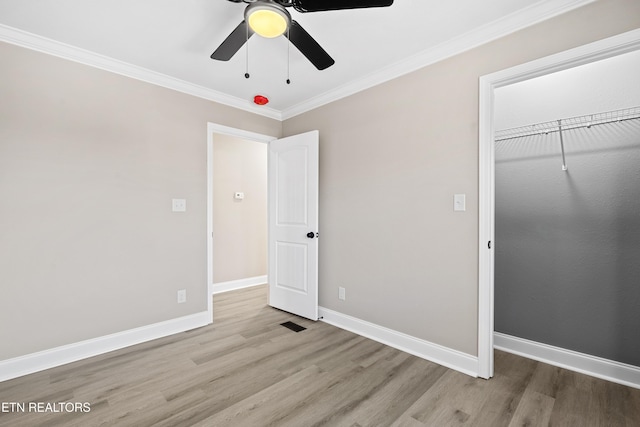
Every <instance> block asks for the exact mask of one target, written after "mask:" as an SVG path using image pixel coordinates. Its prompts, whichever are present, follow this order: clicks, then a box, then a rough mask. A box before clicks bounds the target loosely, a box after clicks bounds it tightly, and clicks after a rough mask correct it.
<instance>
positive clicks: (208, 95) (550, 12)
mask: <svg viewBox="0 0 640 427" xmlns="http://www.w3.org/2000/svg"><path fill="white" fill-rule="evenodd" d="M594 1H596V0H542V1H539V2H537V3H534V4H533V5H531V6H529V7H527V8H525V9H522V10H519V11H517V12H514V13H512V14H511V15H508V16H506V17H504V18H501V19H499V20H496V21H493V22H491V23H489V24H485V25H483V26H482V27H479V28H477V29H475V30H473V31H470V32H468V33H465V34H463V35H461V36H459V37H456V38H454V39H451V40H449V41H447V42H444V43H441V44H439V45H437V46H435V47H433V48H431V49H427V50H425V51H423V52H421V53H419V54H417V55H414V56H412V57H410V58H407V59H405V60H402V61H399V62H396V63H394V64H392V65H390V66H388V67H385V68H383V69H381V70H379V71H376V72H374V73H371V74H369V75H367V76H365V77H363V78H358V79H356V80H353V81H351V82H349V83H346V84H343V85H341V86H339V87H337V88H335V89H331V90H330V91H327V92H325V93H323V94H320V95H318V96H315V97H312V98H310V99H308V100H306V101H303V102H301V103H299V104H296V105H294V106H292V107H290V108H286V109H284V110H282V111H279V110H276V109H273V108H269V107H257V106H254V105H253V104H251V103H250V102H249V101H247V100H244V99H240V98H237V97H234V96H230V95H227V94H225V93H222V92H218V91H215V90H213V89H208V88H205V87H202V86H199V85H196V84H193V83H189V82H187V81H184V80H180V79H177V78H175V77H171V76H167V75H165V74H161V73H158V72H156V71H152V70H149V69H146V68H142V67H139V66H136V65H132V64H129V63H126V62H123V61H119V60H117V59H114V58H110V57H108V56H105V55H100V54H97V53H94V52H91V51H88V50H85V49H81V48H78V47H75V46H71V45H68V44H65V43H61V42H58V41H56V40H52V39H49V38H46V37H42V36H39V35H36V34H33V33H29V32H27V31H23V30H19V29H17V28H13V27H9V26H6V25H2V24H0V41H4V42H7V43H11V44H14V45H17V46H21V47H25V48H27V49H32V50H36V51H39V52H43V53H46V54H49V55H53V56H57V57H60V58H64V59H67V60H70V61H74V62H78V63H81V64H84V65H89V66H91V67H95V68H100V69H102V70H106V71H110V72H113V73H116V74H120V75H123V76H126V77H130V78H133V79H136V80H140V81H144V82H147V83H151V84H154V85H157V86H162V87H165V88H167V89H172V90H175V91H178V92H182V93H186V94H189V95H192V96H196V97H198V98H203V99H207V100H209V101H213V102H217V103H219V104H223V105H227V106H230V107H233V108H237V109H240V110H244V111H247V112H250V113H254V114H258V115H261V116H265V117H268V118H271V119H275V120H280V121H282V120H286V119H289V118H291V117H294V116H297V115H299V114H302V113H305V112H307V111H310V110H313V109H315V108H318V107H321V106H323V105H325V104H328V103H330V102H333V101H337V100H339V99H342V98H345V97H347V96H350V95H353V94H355V93H357V92H361V91H363V90H365V89H369V88H371V87H373V86H377V85H379V84H381V83H384V82H387V81H389V80H393V79H395V78H397V77H400V76H403V75H405V74H408V73H411V72H413V71H415V70H418V69H420V68H423V67H426V66H428V65H431V64H434V63H436V62H439V61H442V60H444V59H447V58H450V57H452V56H455V55H457V54H460V53H462V52H465V51H467V50H471V49H473V48H475V47H478V46H480V45H483V44H486V43H489V42H491V41H493V40H496V39H499V38H501V37H504V36H506V35H508V34H511V33H514V32H516V31H518V30H521V29H523V28H526V27H529V26H532V25H534V24H537V23H539V22H542V21H545V20H547V19H550V18H553V17H555V16H558V15H561V14H563V13H566V12H568V11H570V10H573V9H576V8H579V7H581V6H584V5H586V4H589V3H592V2H594Z"/></svg>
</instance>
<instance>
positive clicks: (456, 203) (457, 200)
mask: <svg viewBox="0 0 640 427" xmlns="http://www.w3.org/2000/svg"><path fill="white" fill-rule="evenodd" d="M466 204H467V203H466V195H465V194H454V195H453V210H454V211H457V212H463V211H466V210H467V206H466Z"/></svg>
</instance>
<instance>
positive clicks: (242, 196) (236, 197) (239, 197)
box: [233, 191, 244, 200]
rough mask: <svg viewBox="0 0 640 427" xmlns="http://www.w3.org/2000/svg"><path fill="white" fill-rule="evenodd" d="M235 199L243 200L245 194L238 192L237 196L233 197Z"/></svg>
mask: <svg viewBox="0 0 640 427" xmlns="http://www.w3.org/2000/svg"><path fill="white" fill-rule="evenodd" d="M233 198H234V199H236V200H243V199H244V193H243V192H242V191H236V192H235V194H234V195H233Z"/></svg>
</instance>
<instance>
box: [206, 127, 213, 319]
mask: <svg viewBox="0 0 640 427" xmlns="http://www.w3.org/2000/svg"><path fill="white" fill-rule="evenodd" d="M212 125H213V123H207V312H208V313H209V321H210V322H211V323H213V298H211V295H212V294H213V130H212Z"/></svg>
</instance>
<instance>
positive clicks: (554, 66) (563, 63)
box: [478, 30, 640, 378]
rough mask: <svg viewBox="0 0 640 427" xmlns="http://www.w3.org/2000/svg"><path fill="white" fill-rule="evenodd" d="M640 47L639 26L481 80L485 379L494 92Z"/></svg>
mask: <svg viewBox="0 0 640 427" xmlns="http://www.w3.org/2000/svg"><path fill="white" fill-rule="evenodd" d="M639 49H640V30H634V31H630V32H627V33H624V34H621V35H618V36H614V37H611V38H608V39H604V40H601V41H598V42H595V43H591V44H589V45H586V46H582V47H579V48H575V49H571V50H569V51H566V52H562V53H559V54H556V55H552V56H550V57H546V58H542V59H539V60H536V61H532V62H530V63H526V64H522V65H519V66H516V67H513V68H510V69H507V70H503V71H499V72H496V73H493V74H490V75H486V76H483V77H481V78H480V82H479V89H480V103H479V240H478V241H479V246H478V257H479V259H478V267H479V270H478V285H479V289H478V316H479V317H478V375H479V376H480V377H483V378H490V377H492V376H493V371H494V365H493V347H494V262H495V259H494V240H495V227H494V225H495V146H494V134H495V129H494V90H495V89H497V88H500V87H504V86H508V85H510V84H513V83H518V82H522V81H525V80H528V79H531V78H534V77H539V76H543V75H546V74H551V73H554V72H557V71H562V70H566V69H569V68H573V67H576V66H579V65H584V64H588V63H592V62H596V61H599V60H602V59H607V58H611V57H614V56H617V55H620V54H623V53H627V52H632V51H636V50H639ZM497 243H498V244H499V242H497Z"/></svg>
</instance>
